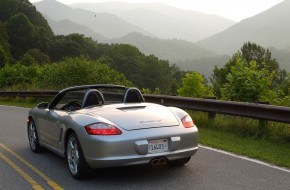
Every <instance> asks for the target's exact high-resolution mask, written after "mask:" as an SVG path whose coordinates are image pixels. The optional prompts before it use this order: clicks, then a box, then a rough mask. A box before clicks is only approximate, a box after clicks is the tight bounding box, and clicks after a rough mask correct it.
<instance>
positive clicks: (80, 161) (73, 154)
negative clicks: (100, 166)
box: [66, 133, 90, 180]
mask: <svg viewBox="0 0 290 190" xmlns="http://www.w3.org/2000/svg"><path fill="white" fill-rule="evenodd" d="M66 160H67V164H68V168H69V171H70V174H71V175H72V177H73V178H75V179H78V180H80V179H83V178H85V177H86V176H87V174H88V173H89V170H90V168H89V166H88V164H87V162H86V160H85V158H84V155H83V151H82V148H81V145H80V142H79V140H78V137H77V135H76V134H75V133H71V134H70V135H69V137H68V140H67V142H66Z"/></svg>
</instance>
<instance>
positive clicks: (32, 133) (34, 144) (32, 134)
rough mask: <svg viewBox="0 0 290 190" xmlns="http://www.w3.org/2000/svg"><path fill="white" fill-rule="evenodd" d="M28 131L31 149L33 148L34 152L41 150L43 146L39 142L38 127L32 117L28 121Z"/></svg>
mask: <svg viewBox="0 0 290 190" xmlns="http://www.w3.org/2000/svg"><path fill="white" fill-rule="evenodd" d="M27 133H28V140H29V145H30V149H31V150H32V152H35V153H38V152H41V150H42V148H41V146H40V144H39V138H38V134H37V129H36V126H35V123H34V121H33V120H32V119H30V120H29V121H28V124H27Z"/></svg>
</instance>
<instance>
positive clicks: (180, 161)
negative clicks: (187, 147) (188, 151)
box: [168, 157, 191, 166]
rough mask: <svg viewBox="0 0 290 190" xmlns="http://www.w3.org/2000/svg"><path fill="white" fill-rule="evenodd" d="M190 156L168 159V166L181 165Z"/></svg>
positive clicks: (186, 161)
mask: <svg viewBox="0 0 290 190" xmlns="http://www.w3.org/2000/svg"><path fill="white" fill-rule="evenodd" d="M190 159H191V157H186V158H181V159H177V160H171V161H169V163H168V164H169V165H170V166H183V165H184V164H186V163H188V162H189V160H190Z"/></svg>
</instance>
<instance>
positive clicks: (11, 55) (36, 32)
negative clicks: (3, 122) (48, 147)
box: [0, 0, 290, 167]
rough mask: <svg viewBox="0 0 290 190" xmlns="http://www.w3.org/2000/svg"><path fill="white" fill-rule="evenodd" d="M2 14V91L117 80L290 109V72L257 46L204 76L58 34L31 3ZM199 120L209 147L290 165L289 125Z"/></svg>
mask: <svg viewBox="0 0 290 190" xmlns="http://www.w3.org/2000/svg"><path fill="white" fill-rule="evenodd" d="M0 12H1V15H0V90H59V89H62V88H65V87H69V86H75V85H85V84H96V83H103V84H109V83H114V84H120V85H125V86H136V87H138V88H140V89H142V91H143V92H144V93H147V94H150V93H152V94H164V95H178V96H185V97H198V98H205V97H206V98H208V97H215V98H216V99H222V100H228V101H242V102H263V103H269V104H274V105H282V106H290V74H289V73H288V72H287V71H285V70H283V69H280V66H279V63H278V62H277V61H276V59H275V58H273V57H272V55H271V52H270V50H268V49H265V48H263V47H261V46H260V45H258V44H255V43H252V42H245V43H244V45H243V46H242V47H241V49H240V50H239V51H237V52H236V53H235V54H234V55H233V56H232V57H231V58H230V59H229V60H228V61H227V62H226V63H225V64H224V66H223V67H221V68H218V67H217V66H215V68H214V70H213V71H212V75H211V77H210V78H205V77H204V76H202V75H201V74H200V73H199V72H198V71H183V70H180V68H179V67H177V66H176V65H170V64H169V62H168V61H167V60H161V59H159V58H158V57H156V56H154V55H145V54H143V53H142V52H140V51H139V50H138V49H137V48H136V47H134V46H131V45H126V44H101V43H98V42H96V41H94V40H92V39H91V38H88V37H85V36H84V35H81V34H70V35H66V36H64V35H54V34H53V32H52V30H51V28H50V27H49V25H48V22H47V21H46V20H45V18H44V17H43V16H42V15H41V14H40V13H39V12H38V11H36V9H35V7H34V6H33V5H32V4H31V3H30V2H29V1H28V0H1V1H0ZM192 64H193V65H194V63H192ZM289 64H290V63H289ZM213 65H215V63H214V60H213ZM40 101H44V100H41V99H35V98H24V99H23V98H9V97H8V98H0V104H3V105H15V106H22V107H33V106H35V105H36V104H37V103H39V102H40ZM193 118H194V119H195V121H196V123H197V125H198V126H199V127H200V136H201V138H200V141H201V143H202V144H205V145H209V146H213V147H217V148H221V149H224V150H228V151H232V152H235V153H237V154H243V155H247V156H250V157H254V158H258V159H262V160H265V161H268V162H271V163H275V164H277V165H281V166H285V167H290V163H289V162H290V155H289V154H290V151H289V150H290V148H289V146H290V132H289V130H290V126H289V125H288V124H281V123H275V122H261V121H258V120H253V119H246V118H240V117H230V116H223V115H217V116H216V118H215V119H214V120H209V119H208V118H207V115H206V114H204V113H198V114H196V113H193ZM271 155H272V156H271Z"/></svg>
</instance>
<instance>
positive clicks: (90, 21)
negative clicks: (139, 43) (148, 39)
mask: <svg viewBox="0 0 290 190" xmlns="http://www.w3.org/2000/svg"><path fill="white" fill-rule="evenodd" d="M34 5H35V7H36V8H37V10H38V11H39V12H41V13H42V14H43V15H47V17H49V18H50V19H51V20H54V21H64V20H70V21H72V22H74V23H77V24H80V25H84V26H86V27H87V28H90V29H91V30H93V31H94V32H96V33H98V34H101V35H103V36H105V37H107V38H114V37H115V38H116V37H121V36H124V35H127V34H128V33H130V32H132V31H136V32H141V33H144V34H149V33H148V32H147V31H145V30H143V29H141V28H139V27H137V26H134V25H133V24H130V23H129V22H127V21H125V20H123V19H121V18H120V17H118V16H115V15H113V14H110V13H100V12H99V13H95V12H91V11H87V10H83V9H73V8H71V7H69V6H67V5H64V4H62V3H59V2H58V1H56V0H43V1H40V2H37V3H35V4H34ZM67 30H68V31H67V33H68V32H69V29H67Z"/></svg>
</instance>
